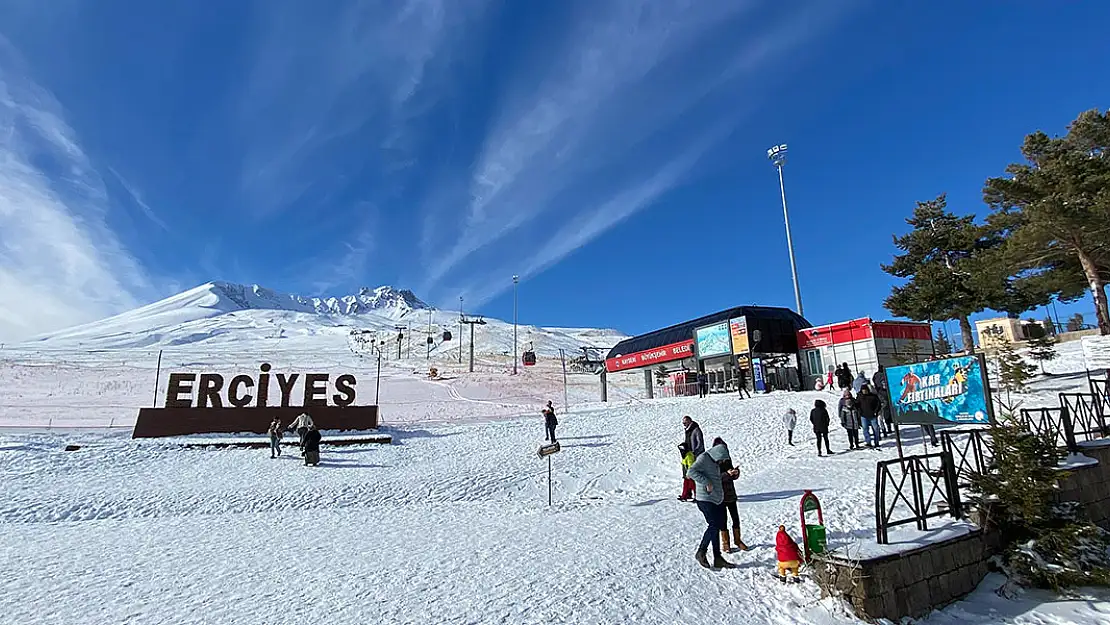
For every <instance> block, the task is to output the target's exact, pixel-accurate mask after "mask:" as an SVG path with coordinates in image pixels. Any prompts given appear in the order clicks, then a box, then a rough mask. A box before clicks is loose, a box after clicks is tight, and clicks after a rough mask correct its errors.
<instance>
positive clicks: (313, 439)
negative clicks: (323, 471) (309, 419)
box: [304, 426, 320, 467]
mask: <svg viewBox="0 0 1110 625" xmlns="http://www.w3.org/2000/svg"><path fill="white" fill-rule="evenodd" d="M310 464H311V465H312V466H316V465H318V464H320V430H317V429H316V426H311V427H309V428H308V431H307V432H305V434H304V466H306V467H307V466H308V465H310Z"/></svg>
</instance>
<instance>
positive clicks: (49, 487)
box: [0, 392, 1108, 625]
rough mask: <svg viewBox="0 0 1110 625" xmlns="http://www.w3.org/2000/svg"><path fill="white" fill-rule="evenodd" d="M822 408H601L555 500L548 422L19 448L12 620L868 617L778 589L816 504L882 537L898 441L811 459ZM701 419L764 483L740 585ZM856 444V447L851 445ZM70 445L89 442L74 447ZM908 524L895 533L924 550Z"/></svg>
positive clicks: (582, 418) (7, 588) (2, 440)
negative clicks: (711, 526)
mask: <svg viewBox="0 0 1110 625" xmlns="http://www.w3.org/2000/svg"><path fill="white" fill-rule="evenodd" d="M817 397H825V398H830V396H829V395H823V394H821V393H816V392H807V393H798V394H791V393H774V394H771V395H766V396H757V397H756V398H754V399H745V400H740V399H738V398H736V397H734V396H714V397H710V398H708V399H705V400H699V399H696V398H674V399H665V400H654V401H641V400H631V399H630V400H626V401H624V402H621V403H619V404H616V405H608V406H604V405H599V404H582V405H579V406H577V407H575V408H574V409H573V410H572V412H571V413H570V414H562V415H561V419H560V420H561V424H560V427H559V436H560V439H561V441H562V443H563V451H562V452H560V453H559V454H557V455H555V456H554V458H553V480H554V501H555V505H553V506H552V507H548V506H547V505H546V503H547V502H546V499H547V482H546V463H545V461H542V460H540V459H538V458H537V457H536V455H535V450H536V448H537V446H538V445H539V444H540V442H541V439H542V421H541V420H540V419H539V417H538V416H529V417H526V418H513V419H499V420H486V421H482V422H476V421H471V422H463V423H438V424H431V425H423V424H401V425H396V426H392V427H390V428H388V430H389V432H390V433H392V434H393V435H394V436H395V440H396V441H397V442H396V444H394V445H391V446H365V447H351V448H338V449H328V448H325V449H324V452H323V454H322V458H323V462H322V464H321V466H320V467H317V468H306V467H303V466H301V465H300V462H299V458H297V457H295V454H294V452H292V450H289V451H287V452H286V455H284V456H283V457H282V458H280V459H277V460H271V459H270V458H269V455H268V453H267V452H266V451H265V450H240V449H223V450H206V449H188V450H186V449H181V448H179V447H176V446H174V444H173V443H172V442H166V441H138V442H136V441H131V440H128V439H126V438H124V437H122V436H118V435H110V434H95V433H72V434H65V433H61V432H52V433H45V434H33V433H22V434H0V475H2V476H3V480H4V484H5V488H4V491H3V492H4V495H3V497H2V498H0V526H2V527H3V531H0V567H2V570H4V571H6V572H7V575H5V577H4V578H3V582H0V583H2V584H3V592H2V593H0V613H2V614H4V615H5V619H6V620H9V621H10V622H18V623H70V624H76V623H90V624H91V623H117V622H118V623H122V622H129V623H181V624H190V623H305V622H312V623H326V624H328V625H342V624H347V623H351V624H354V623H368V622H374V623H506V624H507V623H513V624H516V623H605V624H608V623H613V624H618V623H620V624H624V623H636V622H640V623H703V622H705V620H706V618H707V615H715V616H714V618H717V619H724V620H725V621H726V622H729V623H760V624H784V625H785V624H787V623H789V624H792V625H793V624H805V623H812V624H821V625H827V624H833V623H858V622H859V621H857V620H856V619H855V618H854V617H853V616H852V615H851V614H849V613H848V612H846V610H845V608H844V606H843V604H841V603H839V602H837V601H835V600H831V599H821V598H820V592H819V589H818V588H817V587H816V585H815V584H814V583H813V582H812V581H806V582H804V583H803V584H799V585H790V586H784V585H781V584H780V583H779V582H778V581H776V580H774V579H772V577H771V575H770V570H771V568H772V566H773V565H774V549H773V538H774V533H775V531H776V529H777V527H778V525H779V524H786V525H787V526H788V527H790V528H791V530H792V531H793V532H794V533H795V535H796V534H797V514H798V511H797V505H798V498H799V496H800V495H801V493H802V491H803V489H812V490H814V491H815V492H816V493H817V495H818V496H819V497H820V498H821V500H822V503H823V505H824V509H825V520H826V525H827V526H828V528H829V540H830V543H831V545H832V546H834V547H844V546H851V545H854V544H855V545H858V544H862V543H864V542H866V541H871V540H873V537H874V530H873V519H872V513H871V498H872V496H873V493H872V491H873V488H874V462H875V461H876V460H878V459H881V458H890V457H893V456H894V454H895V451H894V449H893V443H892V442H891V441H887V443H886V447H885V448H884V449H883V450H882V451H878V452H875V451H854V452H846V453H840V454H837V455H834V456H832V457H828V458H818V457H817V456H816V454H815V450H814V448H813V441H812V435H811V434H809V433H808V430H807V429H806V428H800V429H799V431H798V432H796V442H797V445H796V446H793V447H791V446H788V445H787V444H786V442H785V437H784V435H783V432H782V428H781V425H780V421H779V416H780V415H781V413H782V412H783V411H784V410H785V409H786V408H787V407H794V408H795V409H796V410H798V411H799V413H801V414H806V411H807V410H808V407H809V406H810V405H811V404H812V402H813V400H814V399H815V398H817ZM684 414H690V415H691V416H693V417H694V418H695V419H696V420H698V421H699V422H700V423H701V426H702V428H703V429H704V431H705V435H706V437H707V440H712V438H713V437H715V436H721V437H723V438H724V439H725V440H726V441H727V442H728V443H729V444H730V447H731V449H732V455H733V459H734V462H735V464H736V465H737V467H738V468H739V469H740V479H739V480H738V482H737V490H738V493H739V494H740V510H741V517H742V523H743V528H744V537H745V540H746V541H747V542H748V544H749V545H750V546H751V547H752V549H751V551H749V552H746V553H742V554H736V555H733V556H731V559H732V560H733V561H735V562H736V563H737V564H739V565H740V568H738V569H737V570H733V571H706V570H705V569H702V568H700V567H699V566H698V565H697V564H696V563H695V562H694V559H693V552H694V549H695V546H696V543H697V541H698V538H699V537H700V535H701V532H702V529H703V528H704V524H703V521H702V518H701V515H700V514H699V513H698V511H697V508H696V507H695V506H694V505H693V504H690V503H684V502H679V501H677V500H676V496H677V494H678V491H679V487H680V483H679V478H680V474H679V468H678V460H679V459H678V454H677V450H676V448H675V445H676V444H677V442H679V441H680V440H681V439H682V427H681V424H680V423H679V421H680V419H681V416H682V415H684ZM832 439H833V447H834V449H836V450H838V451H841V452H843V451H844V449H845V447H846V441H845V439H844V436H843V433H842V432H836V431H834V433H833V434H832ZM68 442H76V443H79V444H82V445H83V447H82V449H80V450H78V451H76V452H64V451H63V450H62V446H63V444H64V443H68ZM911 444H912V443H911ZM904 532H905V533H903V531H894V532H893V533H892V539H893V540H895V541H898V540H901V539H907V540H913V538H914V533H913V532H912V531H910V530H904ZM30 545H33V548H29V546H30ZM990 583H995V584H997V583H998V582H997V580H995V581H993V582H992V581H991V580H988V582H986V583H985V584H990ZM1088 598H1089V599H1091V600H1090V601H1086V602H1072V603H1070V604H1068V605H1067V609H1066V610H1062V609H1061V606H1060V605H1058V604H1045V603H1041V602H1036V601H1031V600H1030V599H1028V598H1024V599H1022V600H1021V601H1017V602H1005V603H1003V604H1000V603H999V601H1000V600H999V599H998V598H997V597H994V596H993V593H990V591H989V590H983V589H981V590H980V592H979V593H978V594H977V595H975V596H973V597H972V599H971V601H968V602H961V603H958V604H956V605H954V606H952V607H950V608H949V609H947V610H945V611H943V612H940V613H936V614H934V615H933V617H931V618H930V619H929V621H928V622H935V623H954V622H985V623H1012V622H1030V623H1039V622H1051V623H1057V624H1063V625H1066V624H1068V623H1100V622H1105V619H1106V614H1107V605H1108V604H1107V603H1106V600H1107V598H1108V597H1106V596H1104V595H1091V596H1090V597H1088ZM1006 610H1010V612H1007V611H1006ZM971 615H974V618H971ZM1019 616H1020V619H1019ZM980 619H981V620H980ZM1099 619H1102V620H1099Z"/></svg>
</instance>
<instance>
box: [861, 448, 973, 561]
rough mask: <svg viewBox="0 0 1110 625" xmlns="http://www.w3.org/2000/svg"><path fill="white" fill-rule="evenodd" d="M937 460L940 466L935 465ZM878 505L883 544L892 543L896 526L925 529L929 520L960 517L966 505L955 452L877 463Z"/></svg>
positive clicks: (877, 527)
mask: <svg viewBox="0 0 1110 625" xmlns="http://www.w3.org/2000/svg"><path fill="white" fill-rule="evenodd" d="M934 462H935V463H937V464H938V465H939V466H938V468H933V467H932V466H931V465H932V464H933V463H934ZM875 504H876V505H875V534H876V540H877V541H878V542H879V544H881V545H885V544H887V543H889V542H890V536H889V530H890V528H892V527H898V526H900V525H908V524H910V523H913V524H915V525H916V526H917V529H919V530H922V531H925V530H928V529H929V519H933V518H938V517H942V516H949V515H950V516H953V517H956V518H959V517H960V516H962V515H963V506H962V504H961V502H960V489H959V487H958V478H957V477H956V467H955V463H954V462H953V460H952V454H951V453H950V452H948V451H943V452H941V453H936V454H921V455H917V456H906V457H905V458H902V459H897V460H885V461H882V462H879V463H877V464H876V466H875ZM934 504H944V505H943V506H941V505H934ZM934 507H935V510H934Z"/></svg>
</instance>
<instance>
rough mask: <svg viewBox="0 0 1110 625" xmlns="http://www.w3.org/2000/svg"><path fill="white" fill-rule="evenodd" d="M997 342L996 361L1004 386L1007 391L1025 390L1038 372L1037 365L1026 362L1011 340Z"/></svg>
mask: <svg viewBox="0 0 1110 625" xmlns="http://www.w3.org/2000/svg"><path fill="white" fill-rule="evenodd" d="M995 344H996V346H997V347H996V349H997V352H996V354H995V361H996V362H997V363H998V378H999V380H1000V381H1001V382H1002V388H1003V389H1005V390H1006V392H1007V393H1021V392H1023V391H1024V390H1025V387H1026V385H1027V384H1028V383H1029V380H1031V379H1033V375H1034V374H1035V373H1036V372H1037V367H1035V366H1034V365H1031V364H1029V363H1027V362H1025V359H1024V358H1022V357H1021V356H1020V355H1019V354H1018V353H1017V352H1016V351H1014V346H1013V345H1012V344H1011V343H1010V342H1009V341H1006V340H1001V341H997V342H995Z"/></svg>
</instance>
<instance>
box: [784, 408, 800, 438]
mask: <svg viewBox="0 0 1110 625" xmlns="http://www.w3.org/2000/svg"><path fill="white" fill-rule="evenodd" d="M782 425H783V427H785V428H786V444H787V445H790V446H791V447H793V446H794V426H796V425H798V413H796V412H794V409H793V408H787V409H786V414H784V415H782Z"/></svg>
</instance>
